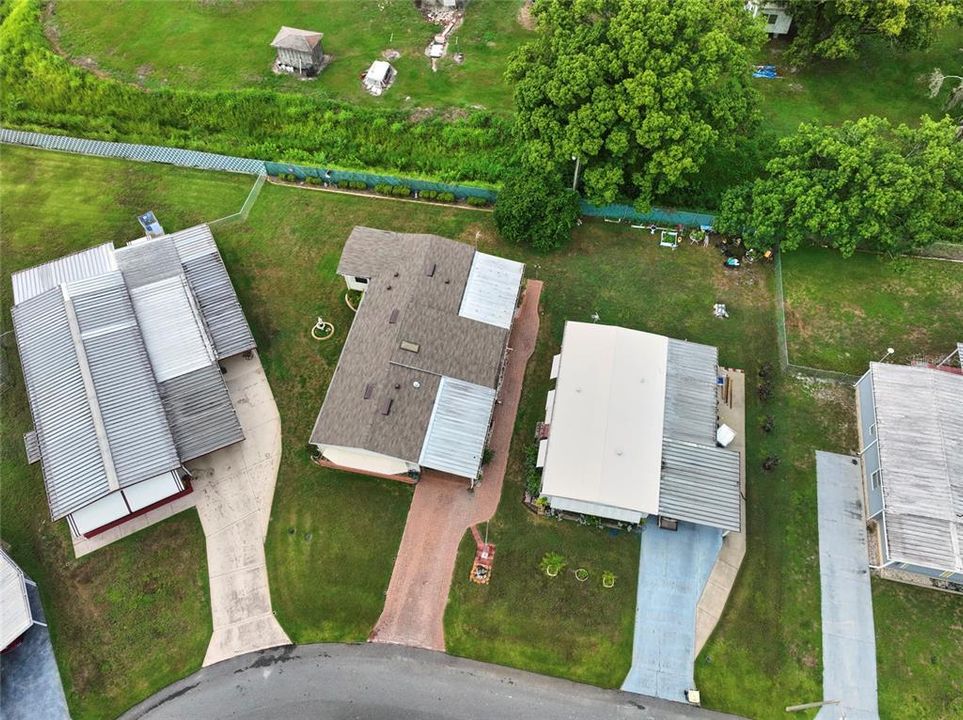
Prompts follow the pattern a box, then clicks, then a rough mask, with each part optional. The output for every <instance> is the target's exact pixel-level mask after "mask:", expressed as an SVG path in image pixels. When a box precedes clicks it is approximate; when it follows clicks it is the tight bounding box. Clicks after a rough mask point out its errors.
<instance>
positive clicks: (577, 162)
mask: <svg viewBox="0 0 963 720" xmlns="http://www.w3.org/2000/svg"><path fill="white" fill-rule="evenodd" d="M572 160H574V161H575V175H574V176H573V177H572V190H574V189H575V186H576V185H578V169H579V165H580V163H581V162H582V159H581V158H580V157H579V156H578V155H572Z"/></svg>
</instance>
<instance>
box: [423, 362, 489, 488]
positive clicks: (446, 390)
mask: <svg viewBox="0 0 963 720" xmlns="http://www.w3.org/2000/svg"><path fill="white" fill-rule="evenodd" d="M494 405H495V390H494V389H492V388H488V387H483V386H481V385H475V384H474V383H470V382H465V381H463V380H455V379H454V378H449V377H443V378H442V379H441V382H440V383H439V385H438V394H437V395H436V396H435V406H434V408H433V409H432V411H431V420H429V422H428V431H427V433H425V444H424V445H423V446H422V449H421V458H420V459H419V464H420V465H423V466H424V467H427V468H432V469H434V470H441V471H442V472H447V473H451V474H452V475H459V476H461V477H466V478H471V479H474V478H475V477H476V476H477V475H478V468H479V467H480V466H481V459H482V453H483V452H484V450H485V439H486V438H487V436H488V423H489V421H490V420H491V416H492V408H493V407H494Z"/></svg>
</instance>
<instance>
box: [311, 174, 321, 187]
mask: <svg viewBox="0 0 963 720" xmlns="http://www.w3.org/2000/svg"><path fill="white" fill-rule="evenodd" d="M308 185H324V179H323V178H319V177H317V176H315V175H308Z"/></svg>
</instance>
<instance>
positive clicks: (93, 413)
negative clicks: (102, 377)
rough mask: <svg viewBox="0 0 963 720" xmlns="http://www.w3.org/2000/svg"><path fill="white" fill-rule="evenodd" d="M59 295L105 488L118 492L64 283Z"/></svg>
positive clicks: (105, 438) (79, 334)
mask: <svg viewBox="0 0 963 720" xmlns="http://www.w3.org/2000/svg"><path fill="white" fill-rule="evenodd" d="M60 293H61V296H62V297H63V300H64V311H65V313H66V316H67V327H68V328H69V329H70V338H71V340H72V341H73V346H74V352H76V353H77V365H78V367H79V368H80V377H81V380H82V381H83V384H84V394H85V395H86V396H87V403H88V404H89V406H90V417H91V419H92V420H93V423H94V434H95V435H96V436H97V447H98V448H99V450H100V458H101V462H103V464H104V472H105V473H106V474H107V486H108V487H109V488H110V490H111V492H116V491H117V490H120V480H119V479H118V477H117V468H116V466H115V465H114V457H113V455H112V454H111V450H110V440H109V439H108V437H107V427H106V426H105V425H104V416H103V414H102V413H101V411H100V401H99V400H98V398H97V391H96V389H95V388H94V378H93V375H92V374H91V372H90V362H89V361H88V359H87V349H86V348H85V347H84V344H83V336H82V335H81V332H80V323H78V322H77V311H76V310H75V308H74V303H73V299H72V298H71V297H70V295H68V294H67V284H66V283H61V285H60Z"/></svg>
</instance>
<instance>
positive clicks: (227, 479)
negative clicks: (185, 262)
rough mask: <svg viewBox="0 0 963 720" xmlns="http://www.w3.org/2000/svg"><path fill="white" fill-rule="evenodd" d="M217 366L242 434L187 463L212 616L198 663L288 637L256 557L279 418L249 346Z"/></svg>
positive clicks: (276, 457)
mask: <svg viewBox="0 0 963 720" xmlns="http://www.w3.org/2000/svg"><path fill="white" fill-rule="evenodd" d="M222 365H223V366H224V367H225V368H226V369H227V374H226V375H225V376H224V379H225V380H226V382H227V389H228V391H229V392H230V394H231V399H232V400H233V402H234V407H235V409H236V410H237V416H238V420H240V423H241V427H242V428H243V429H244V441H243V442H240V443H237V444H236V445H232V446H230V447H227V448H224V449H223V450H218V451H217V452H215V453H211V454H210V455H206V456H204V457H203V458H200V459H198V460H196V461H194V462H191V463H188V467H189V469H190V471H191V473H192V474H193V475H194V478H195V480H194V493H193V495H194V497H195V503H196V507H197V514H198V515H200V518H201V525H202V526H203V528H204V536H205V539H206V543H207V574H208V578H209V580H210V588H211V615H212V616H213V620H214V633H213V635H212V636H211V642H210V645H209V646H208V648H207V654H206V655H205V657H204V665H205V666H207V665H211V664H212V663H216V662H219V661H221V660H225V659H227V658H231V657H234V656H236V655H241V654H243V653H248V652H251V651H254V650H261V649H263V648H269V647H275V646H277V645H287V644H290V642H291V640H290V639H289V638H288V636H287V634H286V633H285V632H284V630H282V629H281V626H280V625H279V624H278V621H277V620H276V619H275V617H274V613H273V611H272V609H271V592H270V589H269V587H268V575H267V566H266V563H265V557H264V538H265V536H266V535H267V527H268V522H269V521H270V519H271V502H272V501H273V499H274V485H275V483H276V481H277V473H278V467H279V465H280V462H281V420H280V417H279V415H278V408H277V405H276V404H275V402H274V395H273V393H272V392H271V386H270V385H269V384H268V380H267V377H266V376H265V375H264V368H263V367H261V360H260V358H259V357H258V356H257V354H256V353H253V354H252V355H251V357H249V358H245V357H243V356H237V357H233V358H230V359H228V360H226V361H225V362H223V363H222Z"/></svg>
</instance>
